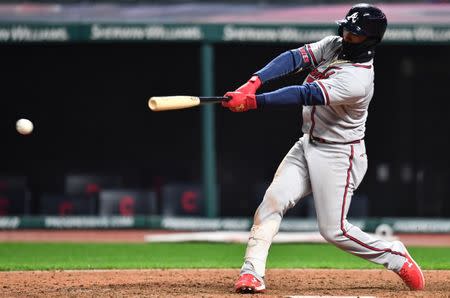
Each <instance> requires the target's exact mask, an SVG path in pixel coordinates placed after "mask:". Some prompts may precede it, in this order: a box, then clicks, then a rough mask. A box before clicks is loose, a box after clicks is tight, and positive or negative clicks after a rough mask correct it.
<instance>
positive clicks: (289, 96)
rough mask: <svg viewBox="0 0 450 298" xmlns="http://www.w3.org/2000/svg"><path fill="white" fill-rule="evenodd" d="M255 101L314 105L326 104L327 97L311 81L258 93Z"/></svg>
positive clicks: (266, 103)
mask: <svg viewBox="0 0 450 298" xmlns="http://www.w3.org/2000/svg"><path fill="white" fill-rule="evenodd" d="M256 101H257V104H258V105H259V106H299V105H305V106H316V105H326V104H328V103H329V98H328V97H327V98H325V96H324V92H323V91H322V90H321V88H320V87H319V85H318V84H315V83H312V84H304V85H300V86H289V87H285V88H281V89H278V90H276V91H273V92H268V93H263V94H259V95H257V96H256Z"/></svg>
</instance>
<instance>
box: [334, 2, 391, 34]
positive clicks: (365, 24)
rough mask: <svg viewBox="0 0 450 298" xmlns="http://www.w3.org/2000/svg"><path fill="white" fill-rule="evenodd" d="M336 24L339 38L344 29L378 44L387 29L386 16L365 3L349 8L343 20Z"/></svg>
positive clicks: (376, 8)
mask: <svg viewBox="0 0 450 298" xmlns="http://www.w3.org/2000/svg"><path fill="white" fill-rule="evenodd" d="M336 23H337V24H338V25H339V30H338V32H339V35H340V36H342V33H343V29H344V28H345V29H346V30H348V31H350V32H351V33H353V34H356V35H364V36H367V37H371V38H374V39H376V40H378V42H380V41H381V39H383V35H384V32H385V31H386V27H387V19H386V15H385V14H384V13H383V12H382V11H381V9H379V8H378V7H375V6H373V5H370V4H365V3H361V4H356V5H355V6H353V7H352V8H350V10H349V11H348V13H347V15H346V16H345V18H344V19H343V20H339V21H336Z"/></svg>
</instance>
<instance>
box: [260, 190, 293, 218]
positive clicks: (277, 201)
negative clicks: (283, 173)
mask: <svg viewBox="0 0 450 298" xmlns="http://www.w3.org/2000/svg"><path fill="white" fill-rule="evenodd" d="M287 196H288V194H287V193H286V192H285V191H283V189H281V188H279V187H276V186H273V185H271V186H270V187H269V188H268V189H267V190H266V193H265V195H264V200H263V203H264V204H265V205H266V207H268V208H269V209H271V210H273V211H275V212H276V213H279V214H284V213H285V212H286V210H287V209H289V208H290V207H291V205H292V204H291V202H290V200H289V199H287Z"/></svg>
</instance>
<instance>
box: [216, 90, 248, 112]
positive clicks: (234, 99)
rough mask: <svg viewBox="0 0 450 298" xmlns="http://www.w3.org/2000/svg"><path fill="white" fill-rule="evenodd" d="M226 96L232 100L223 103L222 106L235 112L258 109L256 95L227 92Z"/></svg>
mask: <svg viewBox="0 0 450 298" xmlns="http://www.w3.org/2000/svg"><path fill="white" fill-rule="evenodd" d="M224 96H225V97H229V98H230V100H228V101H222V106H223V107H225V108H229V109H230V110H231V111H233V112H246V111H248V110H254V109H256V108H257V104H256V95H255V94H244V93H241V92H236V91H234V92H227V93H225V95H224Z"/></svg>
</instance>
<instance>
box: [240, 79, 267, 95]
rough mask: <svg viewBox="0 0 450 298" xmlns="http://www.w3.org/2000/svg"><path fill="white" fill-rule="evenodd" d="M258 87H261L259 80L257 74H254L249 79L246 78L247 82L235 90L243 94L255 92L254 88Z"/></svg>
mask: <svg viewBox="0 0 450 298" xmlns="http://www.w3.org/2000/svg"><path fill="white" fill-rule="evenodd" d="M259 87H261V80H260V79H259V77H258V76H257V75H254V76H253V77H251V78H250V80H248V82H247V83H245V84H244V85H242V86H241V87H239V88H237V89H236V92H241V93H244V94H255V93H256V90H258V88H259Z"/></svg>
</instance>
